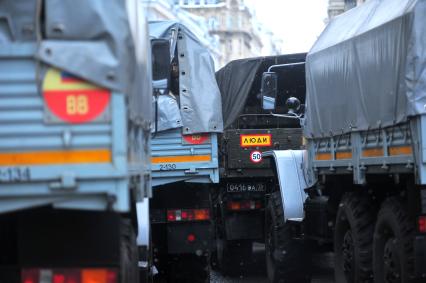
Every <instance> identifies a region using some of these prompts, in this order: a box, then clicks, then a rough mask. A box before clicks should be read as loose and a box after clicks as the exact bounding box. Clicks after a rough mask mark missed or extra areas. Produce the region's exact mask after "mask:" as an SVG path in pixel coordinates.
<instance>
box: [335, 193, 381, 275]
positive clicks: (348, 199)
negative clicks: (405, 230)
mask: <svg viewBox="0 0 426 283" xmlns="http://www.w3.org/2000/svg"><path fill="white" fill-rule="evenodd" d="M375 212H376V210H375V208H374V205H373V203H372V201H371V199H370V198H369V197H368V196H366V195H363V194H359V193H346V194H345V195H344V196H343V198H342V200H341V202H340V204H339V209H338V211H337V217H336V225H335V230H334V254H335V266H334V275H335V281H336V282H339V283H357V282H372V280H373V271H372V248H373V247H372V242H373V232H374V221H375Z"/></svg>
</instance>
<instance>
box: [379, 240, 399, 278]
mask: <svg viewBox="0 0 426 283" xmlns="http://www.w3.org/2000/svg"><path fill="white" fill-rule="evenodd" d="M383 262H384V277H385V278H384V279H385V282H386V283H397V282H401V265H400V259H399V255H398V247H397V240H396V239H395V238H394V237H391V238H389V239H388V240H387V241H386V244H385V249H384V254H383Z"/></svg>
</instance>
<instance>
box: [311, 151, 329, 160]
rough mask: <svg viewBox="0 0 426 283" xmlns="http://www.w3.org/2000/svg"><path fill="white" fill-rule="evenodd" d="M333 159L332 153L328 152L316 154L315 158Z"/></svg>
mask: <svg viewBox="0 0 426 283" xmlns="http://www.w3.org/2000/svg"><path fill="white" fill-rule="evenodd" d="M331 159H332V156H331V153H328V152H325V153H317V154H315V160H331Z"/></svg>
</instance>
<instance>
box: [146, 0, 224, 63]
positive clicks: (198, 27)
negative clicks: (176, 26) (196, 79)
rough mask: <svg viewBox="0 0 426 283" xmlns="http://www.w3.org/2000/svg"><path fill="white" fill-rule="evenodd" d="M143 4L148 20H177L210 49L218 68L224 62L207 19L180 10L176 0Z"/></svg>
mask: <svg viewBox="0 0 426 283" xmlns="http://www.w3.org/2000/svg"><path fill="white" fill-rule="evenodd" d="M142 3H143V5H144V7H145V9H146V11H147V15H148V20H150V21H164V20H177V21H179V22H180V23H182V24H183V25H185V26H186V27H187V28H188V29H189V30H191V31H192V32H193V33H194V34H195V35H196V36H197V37H198V38H199V39H200V40H201V42H202V44H203V45H204V46H205V47H206V48H207V49H209V51H210V53H211V55H212V57H213V60H214V62H215V67H216V68H218V66H219V64H220V62H221V60H222V53H221V50H220V48H219V40H218V38H217V37H216V36H212V35H211V34H210V32H209V28H208V23H207V21H206V19H204V18H203V17H200V16H197V15H195V14H191V13H189V12H188V11H186V10H185V9H182V8H180V7H179V6H178V5H175V1H174V0H142Z"/></svg>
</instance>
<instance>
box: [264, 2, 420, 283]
mask: <svg viewBox="0 0 426 283" xmlns="http://www.w3.org/2000/svg"><path fill="white" fill-rule="evenodd" d="M425 15H426V1H423V0H388V1H381V0H370V1H367V2H366V3H364V4H363V5H361V6H359V7H357V8H354V9H352V10H350V11H349V12H347V13H345V14H343V15H341V16H338V17H336V18H335V19H334V20H332V21H331V22H330V24H329V25H328V26H327V28H326V29H325V31H324V32H323V33H322V35H321V36H320V37H319V39H318V40H317V42H316V43H315V44H314V46H313V48H312V49H311V51H310V52H309V54H308V56H307V58H306V91H307V98H306V116H305V117H304V118H303V115H302V112H301V111H302V109H300V105H298V104H297V101H296V100H295V99H292V100H290V102H292V105H291V107H290V110H291V111H290V112H289V114H287V115H281V116H283V117H287V118H297V119H300V120H301V122H302V125H303V133H304V137H305V138H306V140H307V143H306V151H293V150H287V151H280V150H273V151H270V152H269V153H266V154H264V155H265V156H266V155H269V156H270V157H271V161H272V162H274V163H275V167H276V170H275V176H276V178H277V180H278V184H279V186H278V187H277V188H275V189H274V190H272V191H271V193H270V195H269V201H268V204H267V206H266V222H265V238H266V258H267V271H268V277H269V278H270V281H271V282H281V281H284V282H304V281H309V276H305V275H306V274H309V272H308V268H309V266H308V260H309V257H305V259H304V261H303V262H301V260H299V259H300V257H301V255H302V254H303V252H304V251H306V246H304V243H306V242H307V241H315V242H317V243H332V244H333V246H334V253H335V281H336V282H339V283H341V282H376V283H381V282H425V280H426V189H425V185H426V171H425V170H426V167H425V163H426V152H425V150H426V144H425V142H426V116H425V114H426V113H425V111H426V110H425V109H426V107H425V105H426V103H425V101H426V98H425V97H426V88H425V86H426V49H425V48H426V25H425V20H424V19H425V18H424V16H425ZM271 78H272V79H271ZM283 79H284V80H286V78H283ZM271 80H272V84H275V83H277V81H276V80H277V79H276V76H271V74H270V73H266V74H264V77H263V81H264V83H267V82H268V81H271ZM276 93H277V92H270V91H269V92H267V91H266V90H265V91H264V93H263V99H264V100H265V101H273V98H274V95H271V94H276ZM279 99H281V98H279ZM295 102H296V103H295ZM264 106H267V105H266V104H264Z"/></svg>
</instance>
